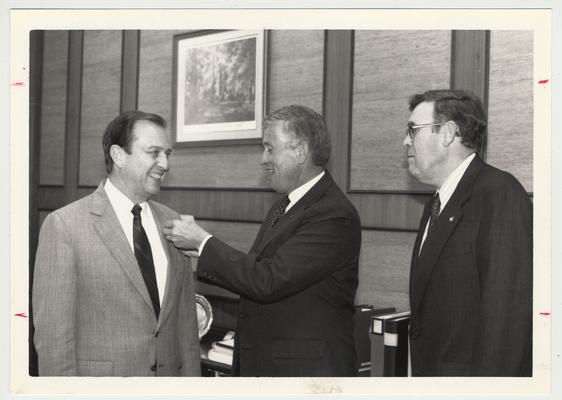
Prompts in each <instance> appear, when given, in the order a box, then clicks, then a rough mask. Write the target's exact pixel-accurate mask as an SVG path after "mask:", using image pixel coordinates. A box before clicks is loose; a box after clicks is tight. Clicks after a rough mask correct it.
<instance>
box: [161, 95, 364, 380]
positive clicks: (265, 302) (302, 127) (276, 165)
mask: <svg viewBox="0 0 562 400" xmlns="http://www.w3.org/2000/svg"><path fill="white" fill-rule="evenodd" d="M263 147H264V151H263V155H262V162H261V164H262V166H263V167H264V168H265V172H266V174H267V177H268V179H269V183H270V186H271V187H272V188H273V190H275V191H276V192H278V193H285V194H287V196H285V197H283V198H282V199H281V200H279V201H278V202H276V204H274V206H273V207H272V209H271V210H270V212H269V213H268V215H267V216H266V219H265V221H264V223H263V225H262V226H261V229H260V231H259V233H258V236H257V238H256V240H255V242H254V244H253V246H252V248H251V250H250V252H249V253H248V254H245V253H242V252H240V251H237V250H235V249H233V248H232V247H230V246H229V245H227V244H226V243H224V242H222V241H221V240H219V239H218V238H215V237H210V235H209V234H208V233H207V232H205V231H204V230H203V229H202V228H200V227H199V226H198V225H197V224H195V222H194V220H193V217H190V216H188V217H185V216H184V217H183V218H182V219H181V220H175V221H170V222H169V223H167V224H166V225H167V228H168V229H167V230H165V232H166V235H168V238H169V239H170V240H172V241H173V243H174V244H175V245H176V246H177V247H178V248H180V249H184V250H188V249H199V251H198V252H197V253H199V254H200V259H199V261H198V266H197V274H198V275H199V277H201V278H204V279H205V280H207V281H210V282H211V283H214V284H216V285H220V286H223V287H224V288H226V289H229V290H231V291H233V292H235V293H238V294H239V295H240V297H241V300H240V305H239V315H238V322H237V328H236V336H235V351H234V366H233V370H234V374H235V375H239V376H353V375H355V374H356V371H355V359H356V355H355V347H354V336H353V333H354V332H353V330H354V328H353V302H354V298H355V291H356V288H357V282H358V279H357V265H358V257H359V249H360V245H361V228H360V223H359V217H358V215H357V211H356V210H355V208H354V207H353V205H352V204H351V203H350V202H349V200H348V199H347V198H346V196H345V195H344V194H343V193H342V192H341V190H340V189H339V188H338V187H337V185H336V184H335V183H334V181H333V180H332V178H331V176H330V174H329V173H328V172H327V171H325V170H324V166H325V164H326V162H327V161H328V158H329V155H330V150H331V145H330V137H329V135H328V132H327V131H326V127H325V124H324V121H323V119H322V117H321V116H320V115H318V114H317V113H315V112H314V111H312V110H310V109H308V108H306V107H303V106H288V107H284V108H282V109H280V110H277V111H275V112H273V113H272V114H270V115H269V116H268V117H267V118H266V120H265V121H264V138H263Z"/></svg>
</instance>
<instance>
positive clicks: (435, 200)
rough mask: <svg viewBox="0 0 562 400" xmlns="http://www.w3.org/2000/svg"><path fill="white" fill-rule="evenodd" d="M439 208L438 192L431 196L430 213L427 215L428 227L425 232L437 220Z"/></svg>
mask: <svg viewBox="0 0 562 400" xmlns="http://www.w3.org/2000/svg"><path fill="white" fill-rule="evenodd" d="M440 210H441V200H440V199H439V193H436V194H435V196H434V197H433V204H432V205H431V214H430V216H429V228H428V230H427V232H428V233H429V231H430V230H431V228H433V225H435V223H436V222H437V217H439V211H440Z"/></svg>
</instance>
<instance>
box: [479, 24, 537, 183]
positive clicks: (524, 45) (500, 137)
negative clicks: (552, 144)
mask: <svg viewBox="0 0 562 400" xmlns="http://www.w3.org/2000/svg"><path fill="white" fill-rule="evenodd" d="M488 122H489V124H488V147H487V150H488V151H487V161H488V162H489V163H490V164H492V165H494V166H496V167H498V168H501V169H505V170H507V171H509V172H511V173H512V174H513V175H515V177H516V178H517V179H519V181H520V182H521V183H522V184H523V186H524V187H525V189H526V190H527V191H529V192H532V191H533V32H532V31H492V32H491V38H490V93H489V106H488Z"/></svg>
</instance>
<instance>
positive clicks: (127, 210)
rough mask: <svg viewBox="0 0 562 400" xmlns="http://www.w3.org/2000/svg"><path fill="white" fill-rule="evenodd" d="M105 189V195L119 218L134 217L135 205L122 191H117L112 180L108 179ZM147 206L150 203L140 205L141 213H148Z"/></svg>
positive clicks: (144, 202)
mask: <svg viewBox="0 0 562 400" xmlns="http://www.w3.org/2000/svg"><path fill="white" fill-rule="evenodd" d="M103 188H104V189H105V193H106V194H107V197H108V198H109V202H110V203H111V205H112V206H113V209H114V210H115V213H116V214H117V216H124V215H127V216H129V214H130V215H132V214H131V210H132V209H133V206H134V205H135V203H133V202H132V201H131V200H130V199H129V198H128V197H127V196H125V195H124V194H123V192H122V191H120V190H119V189H117V188H116V187H115V185H114V184H113V183H111V180H110V179H109V178H107V180H106V181H105V185H104V187H103ZM147 205H148V203H147V202H146V201H143V202H142V203H139V206H141V208H142V212H141V213H145V212H146V211H147Z"/></svg>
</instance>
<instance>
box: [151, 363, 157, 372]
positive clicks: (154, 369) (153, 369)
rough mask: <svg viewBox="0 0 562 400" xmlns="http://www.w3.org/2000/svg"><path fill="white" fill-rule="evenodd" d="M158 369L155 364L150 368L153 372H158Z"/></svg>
mask: <svg viewBox="0 0 562 400" xmlns="http://www.w3.org/2000/svg"><path fill="white" fill-rule="evenodd" d="M156 369H157V367H156V364H154V365H153V366H152V367H150V370H151V371H152V372H156Z"/></svg>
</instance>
